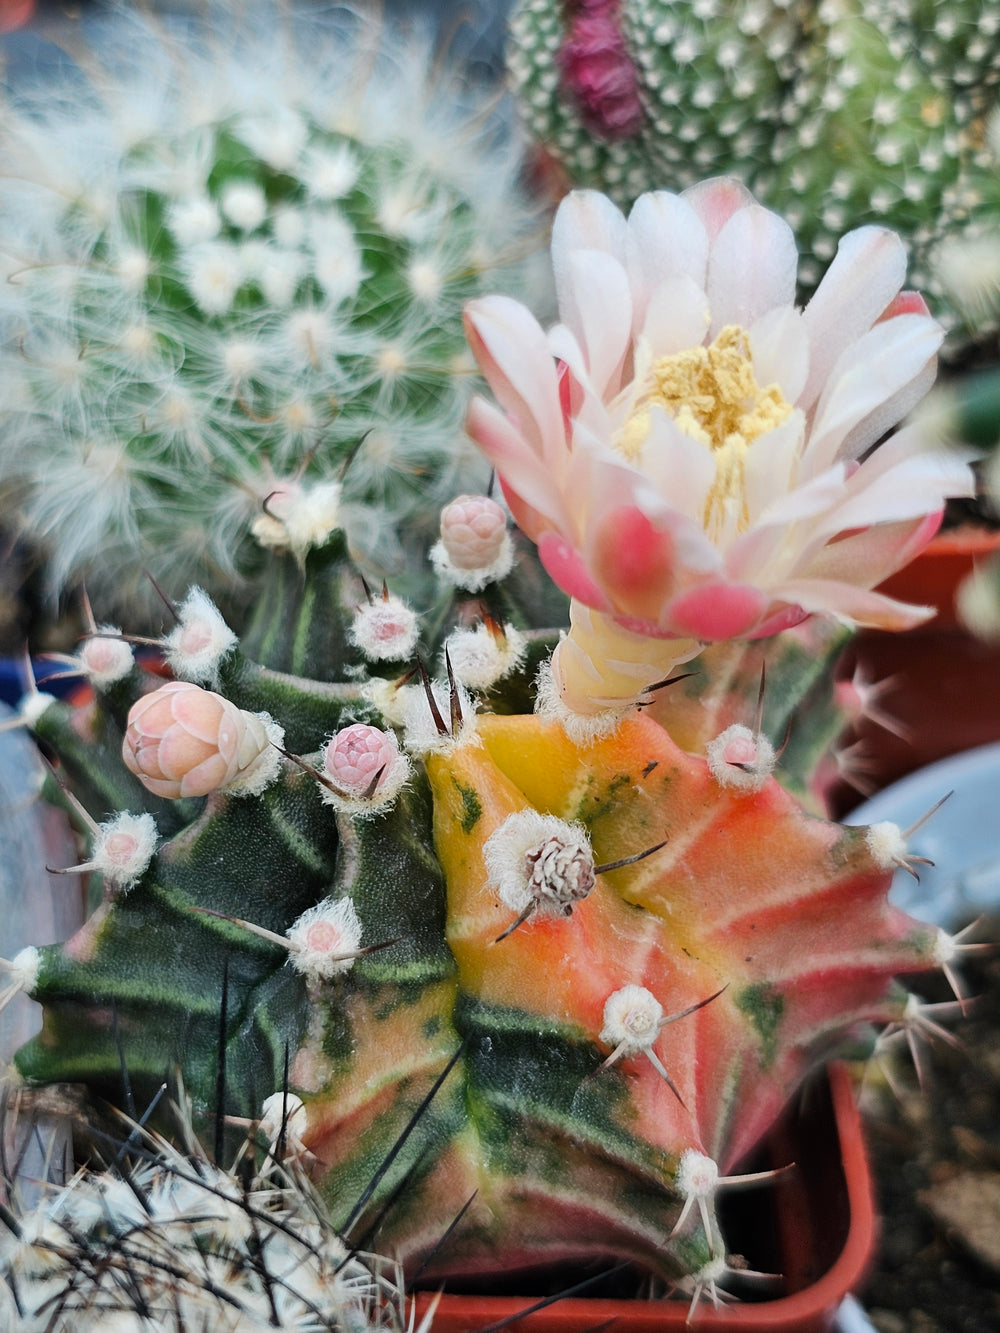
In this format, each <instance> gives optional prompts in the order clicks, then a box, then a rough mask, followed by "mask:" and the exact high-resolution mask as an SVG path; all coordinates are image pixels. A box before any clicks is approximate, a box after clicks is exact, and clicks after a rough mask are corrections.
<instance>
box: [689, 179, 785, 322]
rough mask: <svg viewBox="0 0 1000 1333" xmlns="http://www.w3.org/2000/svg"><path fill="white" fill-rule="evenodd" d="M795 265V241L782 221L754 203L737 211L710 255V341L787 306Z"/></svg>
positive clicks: (721, 233)
mask: <svg viewBox="0 0 1000 1333" xmlns="http://www.w3.org/2000/svg"><path fill="white" fill-rule="evenodd" d="M798 261H799V254H798V250H797V249H796V248H795V237H794V236H793V235H792V229H791V227H789V225H788V223H787V222H785V220H784V219H783V218H779V217H778V215H777V214H776V213H772V212H770V211H769V210H768V209H766V208H761V207H760V205H759V204H753V205H748V206H747V207H746V208H740V209H738V210H737V211H736V212H735V213H734V214H733V215H732V217H731V218H730V219H729V220H728V222H726V224H725V225H724V226H723V228H722V230H721V231H720V232H719V234H718V236H717V237H716V240H715V244H714V245H713V246H712V252H711V254H710V255H709V260H708V300H709V304H710V305H711V308H712V327H711V329H710V331H709V332H710V336H711V337H714V336H715V335H716V334H717V333H718V332H719V330H720V329H722V328H724V327H725V325H727V324H738V325H739V326H740V327H741V328H745V329H748V328H749V327H750V326H751V325H752V324H753V323H754V321H755V320H757V319H759V318H760V317H761V315H766V314H767V312H768V311H769V310H773V309H774V308H775V307H776V306H782V305H791V304H792V302H793V301H794V299H795V279H796V272H797V269H798Z"/></svg>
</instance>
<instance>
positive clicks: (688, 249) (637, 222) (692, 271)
mask: <svg viewBox="0 0 1000 1333" xmlns="http://www.w3.org/2000/svg"><path fill="white" fill-rule="evenodd" d="M627 267H628V275H629V282H630V284H631V286H632V302H633V306H634V311H633V317H634V320H635V324H634V327H635V329H636V331H637V332H638V330H639V329H640V328H641V326H642V324H643V321H644V319H645V316H646V305H647V303H648V301H649V298H650V296H651V294H652V293H653V291H655V289H656V288H657V287H659V286H660V285H661V284H662V283H664V282H666V281H668V280H669V279H672V278H679V277H688V278H690V279H691V280H692V281H693V282H694V283H695V285H696V286H697V287H698V288H700V289H701V290H702V291H704V289H705V280H706V276H707V273H708V233H707V232H706V230H705V226H704V224H703V223H702V221H701V219H700V218H699V217H698V214H697V213H696V212H695V211H694V209H693V208H692V207H691V205H690V204H689V203H688V202H687V200H685V199H682V198H681V197H680V196H679V195H676V194H669V193H668V192H667V191H666V190H656V191H654V192H652V193H650V194H643V195H640V196H639V198H638V199H637V200H636V201H635V204H634V205H633V208H632V211H631V213H630V214H629V218H628V259H627Z"/></svg>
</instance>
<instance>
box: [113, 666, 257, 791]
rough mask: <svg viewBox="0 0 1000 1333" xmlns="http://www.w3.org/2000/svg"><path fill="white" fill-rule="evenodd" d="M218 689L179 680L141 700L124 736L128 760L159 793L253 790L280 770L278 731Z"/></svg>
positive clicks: (132, 769) (123, 743)
mask: <svg viewBox="0 0 1000 1333" xmlns="http://www.w3.org/2000/svg"><path fill="white" fill-rule="evenodd" d="M279 732H280V728H276V727H275V726H274V723H273V722H271V719H270V718H268V717H267V715H266V714H260V715H255V714H253V713H245V712H243V710H242V709H239V708H237V707H236V705H235V704H232V703H230V702H229V700H228V699H224V698H223V697H222V696H221V695H219V694H213V693H212V691H211V690H203V689H202V688H201V687H200V686H198V685H192V684H189V683H188V682H186V681H180V680H174V681H170V682H169V684H167V685H162V686H161V687H160V688H159V689H158V690H154V691H153V692H152V694H147V695H145V696H144V697H143V698H142V699H140V700H139V702H138V703H136V704H134V705H133V707H132V709H131V711H130V712H129V716H128V728H127V730H126V732H125V739H124V740H123V742H122V759H123V760H124V762H125V765H126V767H127V768H128V769H129V770H130V771H131V772H132V773H134V774H135V776H136V777H137V778H138V779H139V781H140V782H141V783H142V784H143V786H144V787H146V788H147V789H148V790H149V791H151V792H153V793H154V795H156V796H165V797H167V798H168V799H169V800H179V799H180V798H181V797H184V796H206V795H207V794H208V793H209V792H212V791H217V790H219V789H220V788H225V789H227V790H229V791H231V792H233V793H234V794H244V795H252V794H255V793H256V792H258V791H261V790H263V788H264V787H265V786H267V785H268V783H269V782H271V781H272V780H273V779H274V777H275V776H277V772H278V769H279V767H280V755H279V754H278V751H277V750H276V749H274V747H273V745H272V741H275V742H276V743H280V741H279V740H278V733H279Z"/></svg>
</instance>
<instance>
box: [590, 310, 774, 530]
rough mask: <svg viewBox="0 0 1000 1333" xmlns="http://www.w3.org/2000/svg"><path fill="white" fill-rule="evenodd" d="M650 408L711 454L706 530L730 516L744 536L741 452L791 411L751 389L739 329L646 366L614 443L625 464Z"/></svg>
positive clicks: (764, 391) (746, 345) (767, 392)
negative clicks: (642, 387)
mask: <svg viewBox="0 0 1000 1333" xmlns="http://www.w3.org/2000/svg"><path fill="white" fill-rule="evenodd" d="M651 407H660V408H662V409H663V410H664V411H665V412H667V413H668V414H669V415H670V416H671V417H673V419H674V421H675V422H676V423H677V425H678V426H679V427H680V428H681V430H682V431H684V433H685V434H686V435H690V436H691V438H692V439H694V440H697V441H698V442H699V443H700V444H703V445H704V446H705V447H706V448H707V449H711V451H712V453H713V454H714V455H715V481H714V483H713V484H712V487H711V489H710V490H709V493H708V496H707V497H706V500H705V511H704V514H703V516H702V523H703V524H704V527H705V530H706V532H708V533H710V535H712V536H713V537H718V536H719V535H720V534H721V532H722V530H723V528H724V527H725V526H726V521H727V519H728V518H729V516H730V515H731V514H734V513H735V515H736V525H737V530H738V531H739V532H745V531H746V529H747V527H748V526H749V523H750V515H749V512H748V510H747V503H746V494H745V479H744V459H745V456H746V451H747V449H749V447H750V445H751V444H752V443H753V442H754V440H756V439H757V438H758V437H759V436H761V435H763V434H765V432H767V431H769V430H773V429H774V428H775V426H780V425H781V423H782V422H783V421H784V420H785V419H786V417H788V415H789V413H790V412H791V411H792V405H791V403H789V402H788V401H787V399H786V398H785V397H784V396H783V394H782V392H781V390H780V389H779V388H778V386H777V385H776V384H771V385H768V386H767V388H761V386H760V385H759V384H758V383H757V380H756V377H755V375H754V370H753V360H752V357H751V353H750V339H749V337H748V335H747V332H746V330H745V329H742V328H740V327H739V326H738V325H735V324H731V325H727V326H726V328H724V329H723V330H722V331H721V332H720V334H719V335H718V337H717V338H716V339H715V341H714V342H713V343H710V344H709V346H708V347H691V348H689V349H688V350H686V351H684V352H675V353H674V354H673V355H671V356H664V357H661V358H660V359H659V360H658V361H655V362H654V363H653V365H652V367H651V368H650V371H649V376H648V379H647V381H646V387H645V390H644V392H643V393H642V395H641V397H640V398H639V399H638V401H637V403H636V407H635V410H634V411H633V413H632V415H631V416H630V417H629V419H628V420H627V421H626V423H625V425H624V427H623V428H622V431H621V433H620V435H619V438H618V440H617V441H616V447H617V449H618V451H619V452H620V453H622V454H624V455H625V457H626V458H628V459H634V458H635V457H636V456H637V455H638V453H639V451H640V450H641V449H642V446H643V444H644V443H645V441H646V437H647V435H648V434H649V426H650V420H649V409H650V408H651Z"/></svg>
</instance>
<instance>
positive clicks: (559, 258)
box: [552, 190, 628, 323]
mask: <svg viewBox="0 0 1000 1333" xmlns="http://www.w3.org/2000/svg"><path fill="white" fill-rule="evenodd" d="M627 236H628V226H627V224H626V222H625V219H624V217H623V216H622V214H621V212H620V211H619V210H618V209H617V208H616V207H615V206H614V204H613V203H612V202H611V200H610V199H608V198H607V197H606V196H605V195H603V194H601V193H600V192H599V191H597V190H573V191H572V192H571V193H570V194H568V195H567V196H566V198H565V199H564V200H563V201H562V203H561V204H560V205H559V208H558V209H557V210H556V216H555V219H554V221H553V223H552V269H553V273H554V275H555V281H556V297H557V299H558V302H559V313H560V314H561V315H562V317H563V319H564V320H565V321H566V323H570V321H569V320H568V319H566V310H567V309H569V308H570V306H571V304H572V294H571V288H572V278H571V276H570V272H569V259H570V255H571V254H572V253H573V252H574V251H575V250H603V251H604V252H605V253H606V254H609V255H611V256H613V257H614V258H615V259H617V260H618V261H619V263H621V264H623V265H624V263H625V248H626V238H627ZM564 302H566V304H564Z"/></svg>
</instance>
